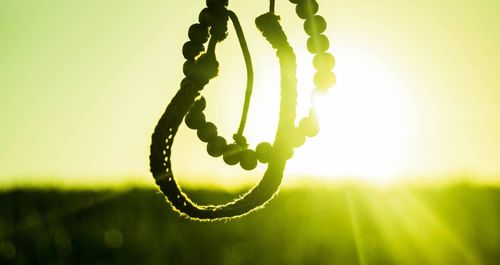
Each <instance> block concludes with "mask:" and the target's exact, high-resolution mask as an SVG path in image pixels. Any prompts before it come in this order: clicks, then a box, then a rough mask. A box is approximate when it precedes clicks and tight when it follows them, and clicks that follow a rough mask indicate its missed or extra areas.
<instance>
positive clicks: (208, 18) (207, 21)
mask: <svg viewBox="0 0 500 265" xmlns="http://www.w3.org/2000/svg"><path fill="white" fill-rule="evenodd" d="M213 18H214V15H213V14H212V12H210V9H208V8H204V9H203V10H201V12H200V15H199V16H198V21H199V22H200V24H202V25H204V26H210V25H211V24H212V20H213Z"/></svg>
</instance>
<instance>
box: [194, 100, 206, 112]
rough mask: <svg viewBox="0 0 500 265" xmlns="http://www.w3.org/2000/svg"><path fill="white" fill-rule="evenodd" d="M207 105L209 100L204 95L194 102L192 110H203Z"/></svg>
mask: <svg viewBox="0 0 500 265" xmlns="http://www.w3.org/2000/svg"><path fill="white" fill-rule="evenodd" d="M206 107H207V101H206V100H205V98H204V97H200V98H199V99H198V100H196V101H195V102H194V103H193V106H191V110H190V112H194V111H196V112H202V111H203V110H205V108H206Z"/></svg>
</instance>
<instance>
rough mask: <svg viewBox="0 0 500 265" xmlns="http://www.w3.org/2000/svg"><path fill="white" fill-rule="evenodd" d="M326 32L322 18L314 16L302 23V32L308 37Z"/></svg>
mask: <svg viewBox="0 0 500 265" xmlns="http://www.w3.org/2000/svg"><path fill="white" fill-rule="evenodd" d="M325 30H326V21H325V19H324V18H323V17H322V16H319V15H315V16H313V17H312V18H309V19H307V20H306V21H304V31H305V32H306V33H307V35H309V36H313V35H318V34H321V33H323V32H324V31H325Z"/></svg>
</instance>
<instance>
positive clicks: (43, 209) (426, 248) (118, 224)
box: [0, 185, 500, 265]
mask: <svg viewBox="0 0 500 265" xmlns="http://www.w3.org/2000/svg"><path fill="white" fill-rule="evenodd" d="M190 195H192V196H193V198H195V199H196V200H197V201H199V202H212V203H215V202H220V201H227V200H229V199H231V198H233V196H234V195H231V194H228V193H224V192H214V191H210V192H209V191H193V192H190ZM0 264H2V265H3V264H176V265H182V264H190V265H192V264H231V265H238V264H266V265H277V264H283V265H288V264H290V265H293V264H342V265H351V264H363V265H364V264H384V265H386V264H453V265H456V264H492V265H493V264H500V190H499V189H497V188H488V187H473V186H469V185H455V186H449V187H444V188H411V189H410V188H394V189H389V190H381V189H375V188H367V187H355V186H350V187H347V186H346V187H337V188H328V189H327V188H324V189H320V188H310V189H299V190H297V189H296V190H285V191H282V192H281V193H280V194H279V196H278V197H276V198H275V199H274V200H273V201H271V203H270V204H269V205H268V206H267V207H266V208H265V209H263V210H259V211H257V212H254V213H252V214H250V215H248V216H246V217H244V218H240V219H237V220H234V221H229V222H226V223H220V222H217V223H199V222H193V221H188V220H185V219H183V218H180V217H178V216H177V215H176V214H175V213H174V212H173V211H172V210H171V209H170V206H169V205H168V204H167V203H165V201H164V199H163V197H162V196H161V195H160V194H158V193H157V192H156V191H154V190H148V189H130V190H123V191H119V190H106V191H104V190H101V191H90V190H82V191H74V190H73V191H70V190H13V191H4V192H2V193H0Z"/></svg>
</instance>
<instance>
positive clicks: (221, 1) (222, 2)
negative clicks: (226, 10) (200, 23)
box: [207, 0, 229, 7]
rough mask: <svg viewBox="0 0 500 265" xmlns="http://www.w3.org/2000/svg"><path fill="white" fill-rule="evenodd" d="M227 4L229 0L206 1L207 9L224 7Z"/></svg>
mask: <svg viewBox="0 0 500 265" xmlns="http://www.w3.org/2000/svg"><path fill="white" fill-rule="evenodd" d="M228 4H229V0H207V6H208V7H226V6H228Z"/></svg>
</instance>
